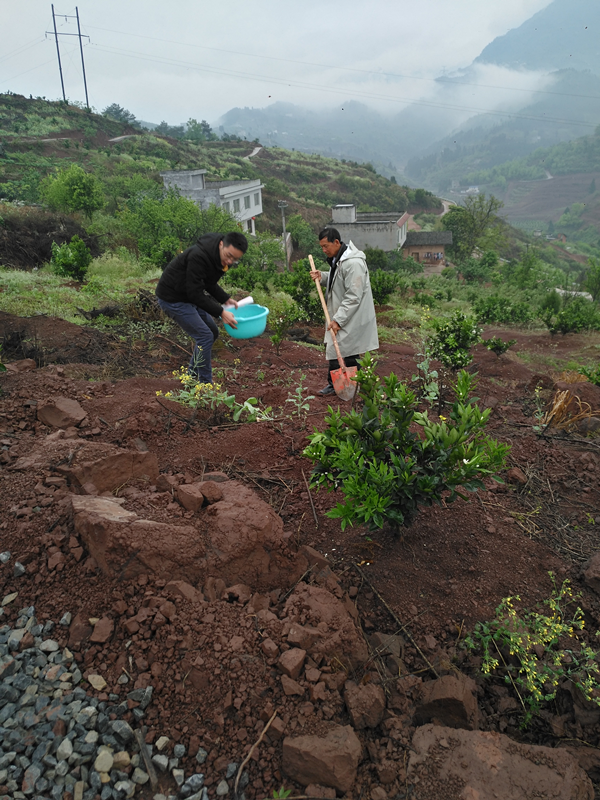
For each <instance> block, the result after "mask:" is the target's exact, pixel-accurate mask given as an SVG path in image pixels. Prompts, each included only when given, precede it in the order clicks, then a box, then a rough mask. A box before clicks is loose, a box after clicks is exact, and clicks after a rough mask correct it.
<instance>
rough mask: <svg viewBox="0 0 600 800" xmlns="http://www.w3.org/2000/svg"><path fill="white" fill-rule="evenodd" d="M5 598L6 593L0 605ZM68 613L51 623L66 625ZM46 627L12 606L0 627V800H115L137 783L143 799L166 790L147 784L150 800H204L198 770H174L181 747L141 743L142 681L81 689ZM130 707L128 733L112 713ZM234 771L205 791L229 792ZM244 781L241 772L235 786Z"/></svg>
mask: <svg viewBox="0 0 600 800" xmlns="http://www.w3.org/2000/svg"><path fill="white" fill-rule="evenodd" d="M14 599H16V596H15V595H7V596H6V597H5V598H4V600H3V601H2V606H3V607H4V606H5V605H7V604H8V603H10V602H12V601H13V600H14ZM68 617H70V615H65V617H64V618H63V619H62V620H61V622H60V623H59V625H60V624H61V623H62V624H63V625H68V624H69V622H70V619H69V618H68ZM0 621H1V618H0ZM54 630H55V623H54V622H51V621H48V622H46V624H45V625H41V624H39V623H38V621H37V619H36V617H35V609H34V607H33V606H30V607H29V608H23V609H22V610H21V611H20V612H19V616H18V619H17V621H16V623H15V625H14V627H12V628H11V627H10V626H9V625H3V626H2V627H0V800H4V798H5V797H11V798H16V799H17V800H26V799H28V798H33V799H34V800H36V799H37V798H52V799H53V800H62V798H63V795H64V794H65V793H69V794H70V795H72V797H73V800H94V798H97V797H99V798H101V800H111V799H112V798H114V800H124V798H131V797H133V796H134V795H135V793H136V792H137V791H138V790H140V789H141V788H142V787H146V791H145V793H144V794H145V796H148V791H147V790H148V789H151V787H152V786H153V785H154V786H155V787H160V788H162V791H165V792H167V791H168V794H162V793H160V792H159V790H158V789H157V793H156V794H155V795H154V800H167V797H168V798H169V799H170V800H175V798H179V799H180V800H208V798H209V793H208V790H207V789H206V787H205V786H204V779H205V776H204V774H203V773H200V772H198V773H195V774H193V775H188V776H187V777H186V775H185V773H184V770H183V769H181V768H180V761H181V759H183V758H184V756H186V748H185V746H184V745H181V744H176V745H175V746H174V747H173V748H172V752H171V755H166V754H165V753H163V752H161V751H163V750H165V748H166V747H167V745H168V743H169V741H170V740H169V738H168V736H167V735H164V736H161V737H160V738H158V739H157V740H156V741H155V743H154V744H146V742H145V740H144V735H143V728H142V721H143V719H144V716H145V712H146V709H147V707H148V705H149V704H150V702H151V700H152V692H153V688H152V686H148V687H147V688H146V689H136V690H134V691H132V692H129V693H128V694H127V698H126V699H121V698H120V697H119V696H118V695H116V694H109V695H108V700H105V701H99V700H98V698H97V697H92V696H90V695H88V694H87V693H86V691H85V689H83V688H82V687H81V686H80V685H79V684H81V683H82V681H83V676H82V673H81V670H80V669H79V667H78V666H77V662H76V661H75V659H74V656H73V654H72V653H71V652H70V651H69V650H68V649H66V648H63V649H61V647H60V645H59V643H58V642H57V641H56V640H55V639H53V638H52V633H53V631H54ZM90 677H91V676H90ZM132 707H133V711H132V714H133V719H134V720H135V721H137V722H138V723H139V724H140V727H139V728H136V729H135V730H134V728H132V726H131V725H130V724H129V723H128V722H127V721H125V720H124V719H122V717H123V716H124V715H125V714H126V713H127V712H129V711H131V709H132ZM207 755H208V754H207V752H206V750H204V749H202V748H200V749H199V750H198V752H197V753H196V755H195V760H196V762H197V764H198V766H199V768H201V765H202V764H203V763H204V762H205V760H206V758H207ZM237 772H238V765H237V764H234V763H231V764H229V765H228V766H227V769H226V771H225V774H224V776H223V777H222V779H221V780H220V782H218V783H217V785H216V789H215V790H214V794H213V793H212V792H211V794H212V796H213V797H214V796H216V797H226V796H227V795H229V796H230V797H231V796H232V795H233V786H234V781H235V777H236V775H237ZM247 783H248V773H247V772H244V773H243V774H242V776H241V779H240V782H239V788H240V791H241V790H243V789H244V788H245V786H246V785H247ZM167 786H168V787H170V788H169V789H168V790H167V789H165V788H164V787H167ZM240 797H241V798H243V794H242V795H240Z"/></svg>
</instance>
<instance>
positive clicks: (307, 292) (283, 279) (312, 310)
mask: <svg viewBox="0 0 600 800" xmlns="http://www.w3.org/2000/svg"><path fill="white" fill-rule="evenodd" d="M315 266H316V268H317V269H321V268H326V265H324V264H322V263H319V262H317V263H316V264H315ZM273 283H274V284H275V286H277V287H278V288H279V289H281V290H282V291H284V292H286V293H287V294H289V295H290V297H291V298H292V299H293V300H294V301H295V302H296V303H297V304H298V306H299V308H300V310H301V319H305V320H310V321H313V322H323V320H324V319H325V315H324V314H323V307H322V306H321V301H320V300H319V297H318V295H317V290H316V288H315V283H314V281H313V280H312V278H311V277H310V264H309V261H308V259H307V258H302V259H300V260H299V261H296V262H295V263H294V264H292V271H291V272H282V273H279V274H277V275H276V276H275V277H274V280H273Z"/></svg>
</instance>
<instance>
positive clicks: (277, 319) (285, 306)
mask: <svg viewBox="0 0 600 800" xmlns="http://www.w3.org/2000/svg"><path fill="white" fill-rule="evenodd" d="M270 306H271V307H270V308H269V329H270V330H271V331H273V335H272V336H271V341H272V342H273V344H274V346H275V350H276V352H277V355H279V349H280V347H281V343H282V342H283V340H284V339H285V336H286V334H287V332H288V330H289V329H290V328H291V326H292V325H293V324H294V322H297V321H298V320H299V319H300V317H301V312H300V309H299V308H298V306H297V304H296V303H294V302H291V301H289V300H279V301H275V302H273V303H271V304H270Z"/></svg>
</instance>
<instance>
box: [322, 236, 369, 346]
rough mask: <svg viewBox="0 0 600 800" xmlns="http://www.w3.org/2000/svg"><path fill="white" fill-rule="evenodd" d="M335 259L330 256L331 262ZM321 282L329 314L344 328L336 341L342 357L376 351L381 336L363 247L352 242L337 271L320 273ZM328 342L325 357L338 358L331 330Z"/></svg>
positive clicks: (338, 264)
mask: <svg viewBox="0 0 600 800" xmlns="http://www.w3.org/2000/svg"><path fill="white" fill-rule="evenodd" d="M332 262H333V260H332V259H329V263H330V265H331V264H332ZM332 273H333V275H332ZM330 276H331V280H330ZM321 284H322V285H323V286H327V309H328V311H329V316H330V317H331V319H332V320H335V321H336V322H337V323H338V325H339V326H340V328H341V330H340V331H339V332H338V333H337V340H338V344H339V346H340V351H341V353H342V356H353V355H357V354H358V353H366V352H367V351H368V350H377V349H378V347H379V337H378V336H377V319H376V317H375V304H374V302H373V294H372V292H371V281H370V279H369V269H368V267H367V261H366V259H365V254H364V253H363V252H362V250H359V249H358V248H357V247H355V246H354V245H353V244H352V242H349V243H348V246H347V247H346V249H345V250H344V252H343V253H342V255H341V256H340V258H339V260H338V261H337V262H336V265H335V270H331V271H329V272H321ZM325 343H326V345H327V348H326V351H325V356H326V358H328V359H330V360H331V359H334V358H337V355H336V352H335V348H334V346H333V339H332V338H331V332H330V331H326V332H325Z"/></svg>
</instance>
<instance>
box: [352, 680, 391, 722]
mask: <svg viewBox="0 0 600 800" xmlns="http://www.w3.org/2000/svg"><path fill="white" fill-rule="evenodd" d="M344 700H345V701H346V708H347V709H348V713H349V714H350V719H351V720H352V724H353V725H354V727H355V728H356V730H362V729H363V728H376V727H377V726H378V725H379V723H380V722H381V720H382V719H383V715H384V713H385V692H384V691H383V689H382V688H381V686H376V685H375V684H374V683H367V684H366V685H363V684H356V683H354V681H347V682H346V686H345V689H344Z"/></svg>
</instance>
